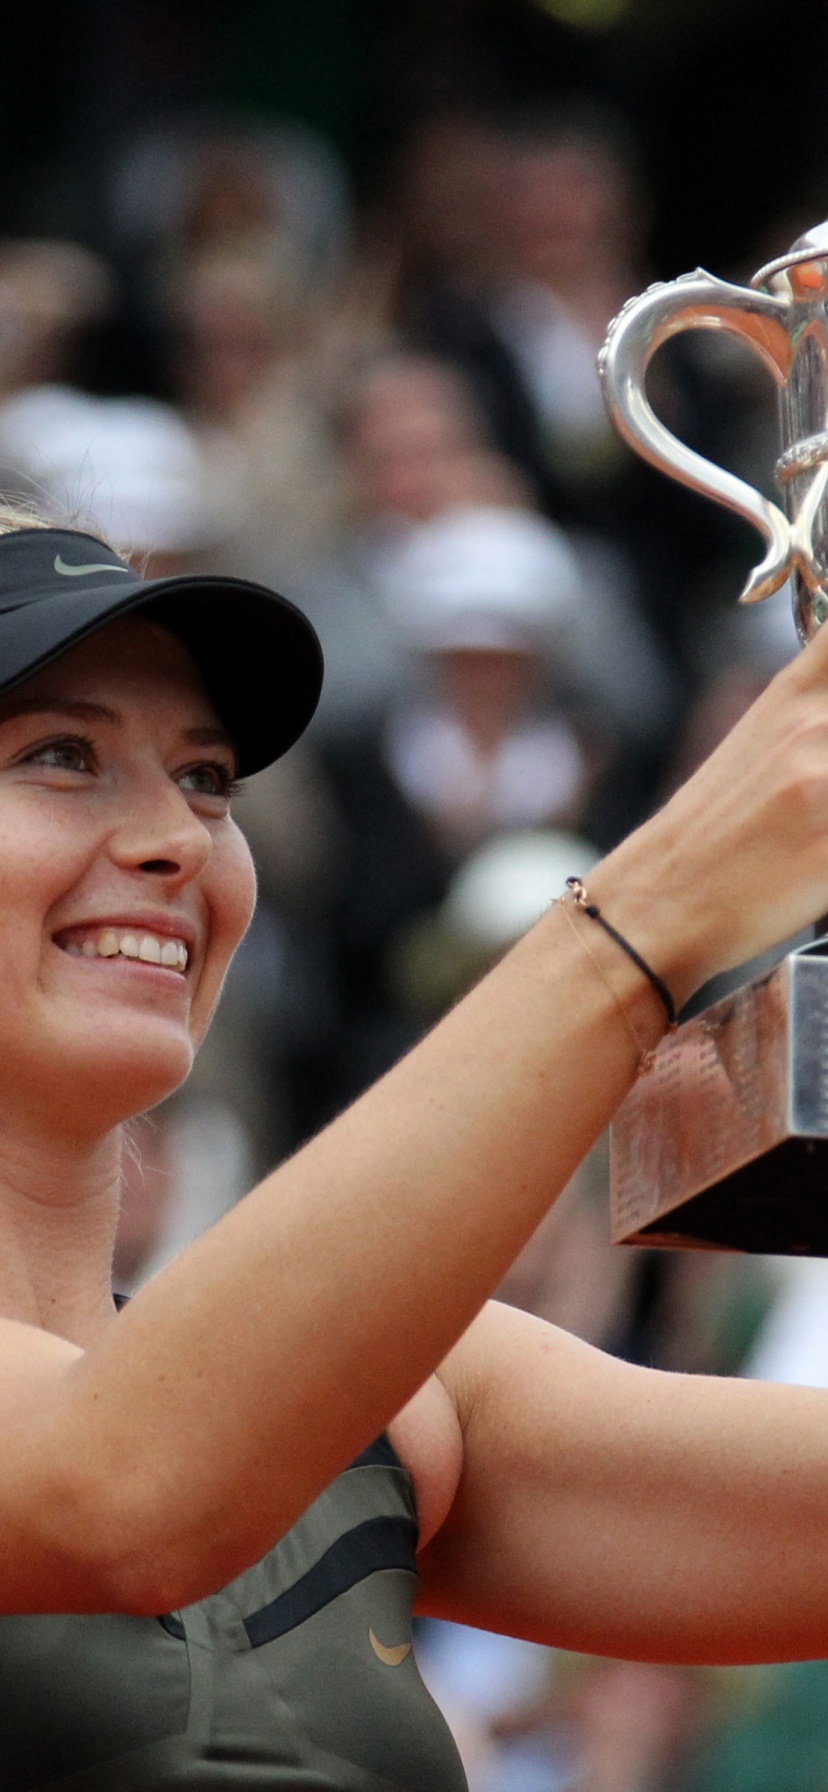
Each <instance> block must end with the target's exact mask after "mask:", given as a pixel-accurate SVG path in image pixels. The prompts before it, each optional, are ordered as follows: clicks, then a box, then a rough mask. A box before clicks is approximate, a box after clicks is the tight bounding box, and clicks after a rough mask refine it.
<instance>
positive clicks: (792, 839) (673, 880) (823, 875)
mask: <svg viewBox="0 0 828 1792" xmlns="http://www.w3.org/2000/svg"><path fill="white" fill-rule="evenodd" d="M589 889H590V894H591V895H592V896H594V897H595V899H596V900H597V901H599V902H600V903H601V905H602V907H605V908H606V913H607V917H608V919H610V920H612V922H613V923H614V925H615V926H616V927H618V928H620V930H621V931H622V932H623V933H625V934H628V935H629V938H630V939H631V940H632V941H633V942H634V944H635V945H636V946H637V947H638V949H639V951H641V952H643V954H644V956H645V957H646V958H647V959H648V961H649V962H650V963H651V964H652V965H653V967H654V968H655V969H656V970H658V971H660V973H661V975H662V976H663V977H664V978H665V979H666V981H667V983H668V984H669V986H670V989H671V991H672V994H673V997H674V1000H675V1001H676V1004H677V1006H680V1005H681V1004H682V1003H683V1002H685V1001H686V1000H687V999H688V997H689V996H690V995H691V994H692V993H693V991H694V990H695V989H697V988H698V987H699V985H700V984H701V983H704V982H705V981H706V980H707V978H708V977H711V976H713V975H715V973H716V972H718V971H722V970H726V969H729V968H730V967H731V966H732V965H735V964H741V963H743V962H744V961H745V960H747V959H749V958H753V957H754V956H756V954H758V953H760V952H763V951H765V950H766V949H767V948H768V947H770V946H773V945H775V944H777V942H778V941H780V940H784V939H787V938H789V937H790V935H792V934H794V933H797V932H799V930H800V929H801V928H802V927H804V926H806V925H807V924H808V923H809V922H811V921H814V920H815V919H816V918H817V917H818V916H819V915H821V914H822V913H823V912H824V911H825V910H826V909H828V629H824V630H822V631H821V633H820V634H819V635H817V637H816V639H815V640H814V641H812V642H811V643H810V645H809V646H808V647H806V648H805V649H804V651H803V652H802V653H801V654H799V655H798V657H797V658H796V659H795V660H794V661H792V662H791V664H790V665H788V666H786V667H785V668H784V670H783V671H782V672H780V673H778V674H777V676H776V677H775V678H774V679H773V680H772V682H771V683H770V684H769V685H768V687H767V689H766V690H765V691H764V692H763V693H762V695H761V697H759V698H758V700H757V702H756V703H754V704H753V706H752V708H751V709H749V710H748V712H747V714H746V715H744V716H743V717H742V719H741V721H740V722H738V723H737V725H736V727H735V728H734V729H733V731H732V733H730V734H729V735H728V736H727V737H726V739H725V740H723V741H722V743H721V745H720V746H719V747H717V749H716V751H715V752H714V753H713V754H712V755H711V757H710V758H709V759H708V760H706V762H705V764H704V765H702V766H701V767H700V769H699V770H698V771H697V772H696V773H695V775H694V776H693V777H692V778H691V779H690V780H689V782H688V783H687V784H685V785H683V786H682V788H681V789H680V790H678V791H677V792H676V794H675V796H673V797H671V799H670V801H669V802H668V803H667V804H666V805H665V807H664V808H663V809H662V810H660V811H659V813H658V814H657V815H655V816H653V817H652V819H651V820H650V821H648V822H647V823H645V825H644V826H643V827H642V828H639V830H638V831H637V833H635V834H633V835H631V836H630V838H629V839H628V840H625V841H624V843H623V844H622V845H621V846H620V847H619V848H617V850H616V851H615V852H613V853H611V854H610V856H609V857H608V858H607V859H605V860H604V862H603V863H602V865H601V866H600V867H598V868H597V869H596V870H595V871H594V872H593V873H592V875H591V876H590V879H589Z"/></svg>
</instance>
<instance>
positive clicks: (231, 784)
mask: <svg viewBox="0 0 828 1792" xmlns="http://www.w3.org/2000/svg"><path fill="white" fill-rule="evenodd" d="M178 783H179V785H180V787H181V789H182V790H189V791H192V792H193V793H194V794H195V795H196V796H212V797H218V798H220V799H221V800H222V801H223V802H229V801H230V798H231V797H232V796H235V794H236V792H237V791H238V790H240V789H241V785H240V784H238V783H237V782H236V780H235V778H234V777H233V773H232V771H231V769H230V767H229V766H228V765H223V764H221V763H220V762H214V761H212V760H202V761H201V762H200V764H198V765H190V766H188V767H187V770H186V771H183V772H179V775H178Z"/></svg>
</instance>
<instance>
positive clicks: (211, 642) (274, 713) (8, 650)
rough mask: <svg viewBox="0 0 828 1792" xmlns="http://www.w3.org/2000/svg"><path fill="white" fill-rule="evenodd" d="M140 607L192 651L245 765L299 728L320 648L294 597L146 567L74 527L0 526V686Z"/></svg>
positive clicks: (252, 766) (283, 745)
mask: <svg viewBox="0 0 828 1792" xmlns="http://www.w3.org/2000/svg"><path fill="white" fill-rule="evenodd" d="M136 611H137V612H140V613H141V614H142V615H146V616H148V617H150V618H151V619H152V620H153V621H156V622H159V623H161V624H163V626H164V627H165V628H168V629H170V630H171V631H172V633H173V634H175V635H177V636H178V637H179V639H180V640H182V641H183V642H184V645H185V646H186V647H187V648H188V650H189V652H190V653H191V654H192V657H193V659H194V661H195V663H196V665H197V666H198V668H199V671H200V673H201V676H202V678H203V680H204V684H205V687H206V689H207V691H208V693H209V696H210V697H211V699H212V702H213V704H214V705H215V709H216V713H217V715H218V716H219V717H220V719H221V721H222V722H223V723H224V726H225V728H227V730H228V732H229V734H230V735H231V736H232V739H233V741H234V742H235V745H236V748H237V752H238V763H239V772H240V774H241V776H242V777H247V776H249V775H250V774H251V773H252V772H257V771H261V770H262V768H263V767H264V766H266V765H269V764H270V763H271V761H272V760H274V759H278V758H280V757H281V755H282V754H283V753H286V752H287V751H288V748H289V747H292V746H293V744H294V742H295V741H297V740H298V739H299V736H300V734H302V732H303V731H304V729H305V728H306V727H307V725H308V723H309V721H310V719H311V717H312V715H313V713H314V710H315V709H316V705H317V703H318V701H319V693H320V690H321V688H322V649H321V647H320V645H319V641H318V638H317V636H316V633H315V631H314V629H313V628H312V627H311V624H310V623H309V622H308V620H307V617H305V616H303V615H302V613H301V611H300V610H297V608H296V606H295V604H292V603H290V602H289V600H288V599H287V598H285V597H280V596H279V595H278V593H277V592H275V591H269V590H268V589H267V587H266V586H264V585H256V584H253V583H252V582H251V581H249V580H247V579H235V578H224V577H221V576H212V575H193V576H190V575H182V576H181V577H173V578H168V579H142V578H140V577H139V575H138V574H137V573H136V572H135V571H134V570H133V568H132V567H131V566H128V565H127V564H126V562H125V561H124V560H122V559H121V558H120V557H119V555H118V554H116V553H115V552H114V550H113V549H112V548H110V547H107V545H106V543H105V542H102V541H99V540H98V539H97V538H96V537H95V536H94V535H86V534H81V533H80V532H78V531H75V530H67V529H20V530H15V531H14V532H13V533H12V534H8V535H0V696H2V694H3V693H4V692H5V691H8V690H11V689H12V688H13V687H14V686H15V685H18V684H20V683H21V682H22V681H23V679H25V678H28V677H30V676H31V674H32V673H33V672H36V671H38V670H39V669H40V668H41V667H42V666H46V665H48V664H49V662H50V661H51V660H55V659H57V658H58V656H59V655H60V654H61V653H65V652H66V650H67V649H68V648H70V647H73V646H75V644H76V643H77V642H78V641H83V640H85V639H86V638H87V637H88V636H89V635H92V634H95V633H96V632H97V630H98V629H101V628H105V627H106V625H107V623H109V622H114V621H115V620H116V619H117V618H118V617H120V616H126V615H130V614H133V613H135V612H136Z"/></svg>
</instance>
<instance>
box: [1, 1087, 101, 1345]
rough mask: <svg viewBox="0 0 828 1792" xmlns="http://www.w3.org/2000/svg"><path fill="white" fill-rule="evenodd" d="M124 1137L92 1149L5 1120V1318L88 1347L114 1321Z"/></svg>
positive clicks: (2, 1273) (3, 1146) (3, 1270)
mask: <svg viewBox="0 0 828 1792" xmlns="http://www.w3.org/2000/svg"><path fill="white" fill-rule="evenodd" d="M120 1171H121V1131H120V1128H116V1129H115V1130H114V1131H112V1132H110V1133H108V1134H107V1135H106V1136H105V1137H104V1138H103V1139H101V1140H98V1141H96V1142H95V1143H93V1144H89V1143H86V1144H78V1143H77V1142H69V1143H67V1141H66V1140H61V1141H60V1142H55V1141H54V1140H53V1139H49V1138H44V1137H42V1136H40V1137H39V1136H37V1135H36V1134H35V1133H33V1132H24V1133H21V1132H20V1131H18V1132H16V1133H15V1132H14V1131H13V1130H12V1129H11V1127H6V1126H5V1125H4V1124H3V1117H2V1116H0V1315H2V1316H3V1317H4V1318H6V1319H18V1320H22V1321H23V1322H24V1323H26V1324H28V1325H36V1326H39V1327H41V1328H42V1329H44V1330H46V1331H50V1332H56V1333H57V1334H58V1335H59V1336H60V1337H64V1338H68V1339H70V1340H71V1341H72V1342H73V1343H76V1344H81V1345H84V1344H88V1343H89V1342H90V1341H91V1340H92V1338H93V1337H95V1336H96V1335H97V1334H98V1333H99V1332H100V1331H101V1330H102V1329H103V1327H104V1326H105V1325H107V1324H109V1323H110V1322H111V1320H112V1316H113V1304H112V1294H111V1283H110V1277H111V1268H112V1251H113V1246H114V1240H115V1228H116V1225H117V1220H118V1201H119V1190H120Z"/></svg>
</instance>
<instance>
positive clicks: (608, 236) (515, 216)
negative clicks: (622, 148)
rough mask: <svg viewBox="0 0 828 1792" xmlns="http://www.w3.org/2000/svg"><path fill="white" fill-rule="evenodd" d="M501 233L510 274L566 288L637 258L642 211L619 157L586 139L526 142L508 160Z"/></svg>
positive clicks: (601, 145) (566, 138)
mask: <svg viewBox="0 0 828 1792" xmlns="http://www.w3.org/2000/svg"><path fill="white" fill-rule="evenodd" d="M509 195H510V202H509V205H508V207H507V208H506V209H505V211H504V215H503V227H504V232H505V233H506V236H507V238H508V242H509V244H510V247H511V252H512V257H513V264H514V270H515V273H516V274H518V275H519V276H522V277H523V278H525V279H535V280H540V281H545V282H548V283H549V284H550V285H551V286H555V285H556V284H557V283H558V282H561V283H564V284H567V283H569V282H570V281H571V280H572V279H573V278H578V279H586V280H588V279H589V277H590V275H591V274H593V273H595V272H598V271H601V272H602V271H603V269H604V268H605V266H606V264H607V263H608V262H611V261H613V260H614V259H615V258H616V257H619V256H620V257H624V258H626V257H627V255H628V254H630V253H631V252H634V251H637V249H638V246H639V241H640V235H641V227H642V210H641V204H640V201H639V200H638V198H637V196H636V194H635V193H634V192H633V188H632V180H631V177H630V174H629V172H628V170H627V168H626V167H625V165H624V163H623V160H622V159H621V157H620V155H619V154H617V153H616V152H615V150H613V149H611V148H610V147H609V146H608V145H607V144H604V143H601V142H599V141H597V140H591V139H590V138H589V137H587V136H583V137H579V136H566V137H561V138H559V139H555V138H548V139H542V138H540V139H537V140H536V141H534V142H532V141H531V140H528V141H527V142H525V143H523V144H518V145H517V146H516V148H515V150H514V153H513V159H512V165H511V172H510V176H509Z"/></svg>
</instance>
